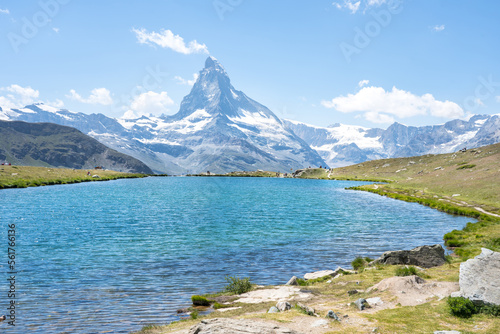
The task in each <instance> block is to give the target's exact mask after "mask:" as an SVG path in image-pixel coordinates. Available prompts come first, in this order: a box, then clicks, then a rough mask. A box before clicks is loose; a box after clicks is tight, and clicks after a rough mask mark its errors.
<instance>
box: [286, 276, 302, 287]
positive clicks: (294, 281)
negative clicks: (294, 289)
mask: <svg viewBox="0 0 500 334" xmlns="http://www.w3.org/2000/svg"><path fill="white" fill-rule="evenodd" d="M285 285H299V284H298V283H297V276H292V278H290V280H289V281H288V282H287V283H286V284H285Z"/></svg>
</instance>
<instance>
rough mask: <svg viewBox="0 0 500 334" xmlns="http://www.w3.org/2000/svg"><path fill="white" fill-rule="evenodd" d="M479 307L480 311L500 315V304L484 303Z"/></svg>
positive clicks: (495, 315)
mask: <svg viewBox="0 0 500 334" xmlns="http://www.w3.org/2000/svg"><path fill="white" fill-rule="evenodd" d="M477 308H478V312H479V313H484V314H487V315H492V316H494V317H500V305H482V306H479V307H477Z"/></svg>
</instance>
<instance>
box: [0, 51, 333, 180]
mask: <svg viewBox="0 0 500 334" xmlns="http://www.w3.org/2000/svg"><path fill="white" fill-rule="evenodd" d="M0 119H6V120H23V121H27V122H52V123H57V124H61V125H68V126H72V127H75V128H77V129H78V130H80V131H82V132H84V133H86V134H88V135H90V136H92V137H94V138H96V139H97V140H99V141H100V142H102V143H104V144H105V145H107V146H110V147H112V148H114V149H116V150H118V151H121V152H123V153H126V154H129V155H131V156H133V157H135V158H137V159H139V160H141V161H143V162H144V163H146V164H147V165H148V166H150V167H151V168H152V169H153V170H155V171H157V172H166V173H173V174H179V173H198V172H203V171H207V170H209V171H211V172H217V173H224V172H229V171H234V170H256V169H267V170H273V171H282V172H284V171H290V170H291V169H294V170H295V169H298V168H303V167H306V166H325V165H326V164H325V162H324V161H323V159H322V158H321V157H320V156H319V155H318V153H317V152H316V151H314V150H313V149H311V148H310V147H309V145H308V144H306V143H305V142H304V141H303V140H302V139H301V138H299V137H298V136H297V135H296V134H295V133H294V132H293V131H291V130H290V129H288V128H287V127H286V126H285V125H284V123H283V122H282V121H281V120H280V119H279V118H278V117H277V116H276V115H274V113H273V112H272V111H270V110H269V109H268V108H266V107H265V106H263V105H262V104H260V103H258V102H256V101H254V100H252V99H250V98H249V97H247V96H246V95H245V94H244V93H243V92H241V91H237V90H236V89H235V88H234V87H233V86H232V85H231V82H230V79H229V76H228V75H227V73H226V71H225V70H224V68H223V67H222V66H221V65H220V64H219V62H218V61H217V60H216V59H215V58H213V57H209V58H208V59H207V60H206V63H205V68H204V69H203V70H202V71H201V72H200V75H199V77H198V79H197V81H196V83H195V84H194V86H193V88H192V90H191V92H190V93H189V95H187V96H186V97H185V98H184V100H183V101H182V103H181V107H180V110H179V112H178V113H177V114H175V115H173V116H162V117H153V116H150V117H146V116H142V117H140V118H137V119H119V120H116V119H112V118H109V117H106V116H104V115H102V114H92V115H86V114H83V113H74V112H71V111H68V110H59V109H57V108H53V107H50V106H47V105H43V104H36V105H30V106H27V107H25V108H22V109H12V110H1V109H0Z"/></svg>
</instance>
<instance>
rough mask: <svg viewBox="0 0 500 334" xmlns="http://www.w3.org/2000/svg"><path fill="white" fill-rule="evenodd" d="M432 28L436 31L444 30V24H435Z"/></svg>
mask: <svg viewBox="0 0 500 334" xmlns="http://www.w3.org/2000/svg"><path fill="white" fill-rule="evenodd" d="M432 30H433V31H435V32H440V31H443V30H444V24H441V25H437V26H434V27H432Z"/></svg>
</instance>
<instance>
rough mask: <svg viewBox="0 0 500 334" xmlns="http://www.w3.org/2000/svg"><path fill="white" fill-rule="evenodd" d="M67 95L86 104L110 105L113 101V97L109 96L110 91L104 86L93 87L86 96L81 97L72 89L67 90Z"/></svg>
mask: <svg viewBox="0 0 500 334" xmlns="http://www.w3.org/2000/svg"><path fill="white" fill-rule="evenodd" d="M69 93H70V94H69V95H66V97H68V98H70V99H73V100H76V101H79V102H82V103H88V104H102V105H104V106H107V105H110V104H112V103H113V99H112V98H111V93H110V91H109V90H107V89H106V88H94V89H92V91H91V92H90V96H89V97H88V98H83V97H82V96H81V95H80V94H78V93H77V92H76V91H75V90H74V89H71V90H70V91H69Z"/></svg>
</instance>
